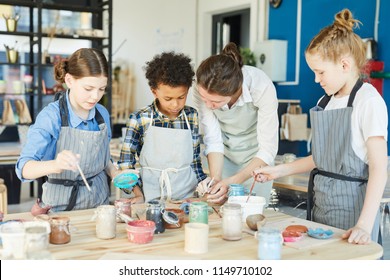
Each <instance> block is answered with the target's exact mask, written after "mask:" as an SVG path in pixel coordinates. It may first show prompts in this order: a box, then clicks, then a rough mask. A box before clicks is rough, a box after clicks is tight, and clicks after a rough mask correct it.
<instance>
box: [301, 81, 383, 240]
mask: <svg viewBox="0 0 390 280" xmlns="http://www.w3.org/2000/svg"><path fill="white" fill-rule="evenodd" d="M362 84H363V83H362V81H361V80H358V81H357V82H356V84H355V86H354V88H353V89H352V92H351V94H350V96H349V99H348V105H347V107H346V108H341V109H335V110H327V111H325V110H324V109H325V107H326V105H327V104H328V102H329V100H330V96H328V95H325V97H324V98H323V99H322V100H321V101H320V103H319V104H318V105H317V106H316V107H314V108H312V109H311V110H310V120H311V124H312V141H313V142H312V147H313V152H312V153H313V160H314V163H315V165H316V169H314V170H313V171H312V172H311V175H310V180H309V187H308V211H307V214H308V215H307V218H308V219H309V220H310V219H313V221H315V222H319V223H322V224H326V225H329V226H333V227H336V228H341V229H345V230H347V229H350V228H352V227H353V226H355V225H356V222H357V220H358V218H359V216H360V213H361V210H362V208H363V202H364V197H365V194H366V189H367V180H368V165H367V164H366V163H365V162H363V161H362V160H361V159H360V158H359V157H358V156H357V155H356V154H355V152H354V151H353V149H352V145H351V141H352V138H351V137H352V134H351V115H352V110H353V108H352V103H353V101H354V99H355V96H356V93H357V91H358V90H359V88H360V87H361V86H362ZM317 175H318V176H317ZM311 216H312V217H311ZM379 217H380V216H379V209H378V215H377V217H376V221H375V225H374V228H373V231H372V236H371V238H372V240H374V241H377V240H378V233H379Z"/></svg>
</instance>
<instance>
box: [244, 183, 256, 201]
mask: <svg viewBox="0 0 390 280" xmlns="http://www.w3.org/2000/svg"><path fill="white" fill-rule="evenodd" d="M255 184H256V180H255V179H253V183H252V186H251V189H250V191H249V194H248V197H247V199H246V202H245V203H247V202H248V201H249V198H250V197H251V195H252V191H253V187H254V186H255Z"/></svg>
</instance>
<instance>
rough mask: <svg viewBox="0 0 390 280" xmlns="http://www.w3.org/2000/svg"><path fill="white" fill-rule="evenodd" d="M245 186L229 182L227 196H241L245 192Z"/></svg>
mask: <svg viewBox="0 0 390 280" xmlns="http://www.w3.org/2000/svg"><path fill="white" fill-rule="evenodd" d="M245 190H246V188H245V186H244V185H240V184H230V185H229V196H243V195H245V194H246V191H245Z"/></svg>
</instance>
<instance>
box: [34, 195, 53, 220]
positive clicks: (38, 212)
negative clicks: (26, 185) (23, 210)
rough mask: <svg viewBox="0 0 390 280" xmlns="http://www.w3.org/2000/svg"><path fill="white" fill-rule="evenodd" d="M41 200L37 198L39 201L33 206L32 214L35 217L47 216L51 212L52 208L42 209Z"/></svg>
mask: <svg viewBox="0 0 390 280" xmlns="http://www.w3.org/2000/svg"><path fill="white" fill-rule="evenodd" d="M39 202H40V201H39V198H37V201H36V202H35V203H34V205H33V206H32V208H31V214H32V215H33V216H38V215H41V214H47V213H48V212H49V210H50V209H51V206H50V205H49V206H45V207H41V205H40V204H39Z"/></svg>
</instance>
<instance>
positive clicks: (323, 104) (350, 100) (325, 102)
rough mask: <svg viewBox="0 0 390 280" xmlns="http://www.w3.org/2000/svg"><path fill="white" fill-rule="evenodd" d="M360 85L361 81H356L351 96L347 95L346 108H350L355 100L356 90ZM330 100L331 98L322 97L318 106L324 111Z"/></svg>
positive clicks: (327, 96)
mask: <svg viewBox="0 0 390 280" xmlns="http://www.w3.org/2000/svg"><path fill="white" fill-rule="evenodd" d="M362 85H363V81H362V80H361V79H358V80H357V81H356V83H355V85H354V86H353V88H352V91H351V94H350V95H349V98H348V105H347V107H352V103H353V101H354V100H355V96H356V93H357V92H358V90H359V89H360V88H361V86H362ZM330 99H331V96H329V95H327V94H325V95H324V97H322V99H321V100H320V102H319V103H318V106H319V107H321V108H322V109H325V107H326V105H328V103H329V101H330Z"/></svg>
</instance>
